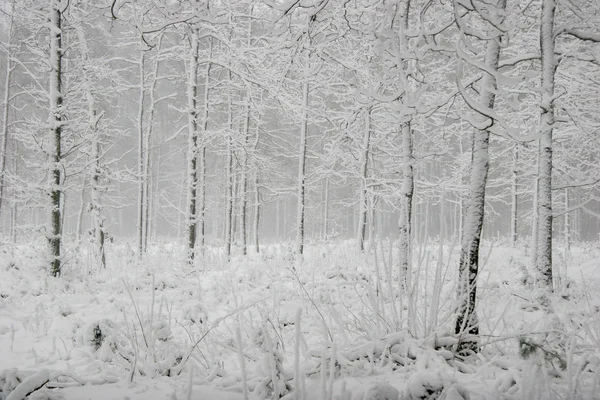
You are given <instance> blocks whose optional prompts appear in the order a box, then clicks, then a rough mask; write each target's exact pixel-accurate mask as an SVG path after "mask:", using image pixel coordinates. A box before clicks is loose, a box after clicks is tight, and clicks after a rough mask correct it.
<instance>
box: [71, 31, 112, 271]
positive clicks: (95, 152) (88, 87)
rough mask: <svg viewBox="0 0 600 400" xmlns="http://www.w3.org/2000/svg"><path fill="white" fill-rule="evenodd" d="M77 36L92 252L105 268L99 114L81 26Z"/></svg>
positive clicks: (85, 41) (79, 224)
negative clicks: (88, 167) (87, 137)
mask: <svg viewBox="0 0 600 400" xmlns="http://www.w3.org/2000/svg"><path fill="white" fill-rule="evenodd" d="M76 31H77V36H78V39H79V48H80V51H81V56H82V59H83V63H84V73H85V74H86V76H85V78H84V79H85V81H84V85H85V91H86V101H87V112H88V129H89V134H90V136H91V145H90V147H91V148H90V150H91V151H90V159H91V161H92V173H91V174H90V189H91V195H90V199H91V204H90V208H89V211H90V214H91V225H92V236H93V252H94V262H95V264H96V265H98V266H100V267H102V268H106V255H105V252H104V240H105V232H104V219H103V217H102V201H101V198H102V191H103V187H102V182H101V181H102V165H101V162H100V157H101V155H102V151H101V145H100V137H99V136H100V132H99V131H98V123H99V121H100V118H101V117H102V116H101V115H100V116H99V115H98V112H97V110H96V101H95V99H94V95H93V93H92V83H91V82H90V78H89V76H88V75H87V74H88V73H89V71H88V64H89V47H88V44H87V40H86V37H85V32H84V31H83V28H82V27H81V26H77V27H76ZM84 191H85V185H83V187H82V191H81V197H82V204H83V198H84ZM80 218H81V217H80ZM77 231H78V238H79V237H80V235H81V234H80V231H81V220H80V221H79V223H78V229H77Z"/></svg>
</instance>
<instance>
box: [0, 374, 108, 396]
mask: <svg viewBox="0 0 600 400" xmlns="http://www.w3.org/2000/svg"><path fill="white" fill-rule="evenodd" d="M60 378H67V379H70V380H72V381H74V382H73V384H70V383H68V382H64V381H62V382H61V379H60ZM3 381H9V382H8V384H5V385H3V389H4V390H6V393H4V392H3V391H2V390H1V389H0V397H2V396H6V397H5V399H6V400H25V399H26V398H27V397H28V396H30V395H31V394H32V393H34V392H36V391H38V390H40V389H42V388H43V387H48V388H62V387H67V386H73V385H77V386H83V385H86V384H92V385H102V384H105V383H114V382H116V381H117V380H116V379H110V378H108V379H94V378H91V379H83V378H81V377H79V376H77V375H75V374H72V373H68V372H61V371H50V370H48V369H43V370H41V371H38V372H35V373H29V372H24V371H18V370H16V369H14V368H11V369H8V370H4V371H2V372H1V373H0V382H3ZM17 382H18V383H17ZM11 383H12V384H11ZM15 383H17V384H16V385H15ZM11 386H12V388H11ZM0 387H1V386H0Z"/></svg>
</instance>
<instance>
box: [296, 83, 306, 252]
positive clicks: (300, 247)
mask: <svg viewBox="0 0 600 400" xmlns="http://www.w3.org/2000/svg"><path fill="white" fill-rule="evenodd" d="M308 91H309V86H308V76H304V82H303V83H302V121H301V126H300V154H299V156H298V187H297V190H296V193H297V198H298V203H297V209H296V225H297V228H298V231H297V233H296V254H298V255H302V254H303V253H304V196H305V190H306V188H305V185H306V150H307V144H306V142H307V140H306V135H307V131H308Z"/></svg>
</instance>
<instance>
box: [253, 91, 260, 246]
mask: <svg viewBox="0 0 600 400" xmlns="http://www.w3.org/2000/svg"><path fill="white" fill-rule="evenodd" d="M261 100H262V96H261ZM259 142H260V114H259V115H258V119H257V121H256V137H255V138H254V146H253V149H252V154H254V157H255V158H256V157H257V156H258V144H259ZM259 183H260V171H259V169H258V166H257V165H256V162H255V165H254V248H255V250H256V253H257V254H258V253H259V252H260V243H259V225H260V205H261V204H260V203H261V200H260V184H259Z"/></svg>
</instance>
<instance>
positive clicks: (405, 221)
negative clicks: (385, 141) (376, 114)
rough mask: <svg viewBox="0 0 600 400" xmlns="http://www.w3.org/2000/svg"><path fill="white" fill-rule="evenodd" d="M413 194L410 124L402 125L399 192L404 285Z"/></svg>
mask: <svg viewBox="0 0 600 400" xmlns="http://www.w3.org/2000/svg"><path fill="white" fill-rule="evenodd" d="M413 194H414V172H413V142H412V131H411V126H410V123H409V122H407V123H405V124H403V125H402V188H401V192H400V218H399V221H398V226H399V233H400V276H401V278H402V281H403V282H404V284H406V283H407V282H408V281H409V280H410V279H409V274H411V251H410V247H411V242H412V232H411V231H412V226H411V225H412V224H411V222H412V206H413Z"/></svg>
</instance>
